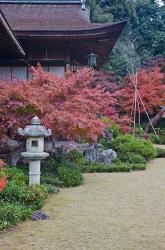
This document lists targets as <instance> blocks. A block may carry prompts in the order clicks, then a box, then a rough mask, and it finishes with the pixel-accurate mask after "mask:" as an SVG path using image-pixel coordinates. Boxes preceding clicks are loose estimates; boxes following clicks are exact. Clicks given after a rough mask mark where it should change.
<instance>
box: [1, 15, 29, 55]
mask: <svg viewBox="0 0 165 250" xmlns="http://www.w3.org/2000/svg"><path fill="white" fill-rule="evenodd" d="M0 22H1V23H2V25H3V27H4V29H5V30H6V32H7V34H8V36H9V37H10V39H11V40H12V41H13V43H14V44H15V46H16V48H17V50H18V52H19V53H20V54H21V55H22V56H25V51H24V50H23V48H22V47H21V45H20V43H19V41H18V39H17V38H16V36H15V35H14V33H13V31H12V29H11V27H10V26H9V24H8V22H7V20H6V18H5V16H4V14H3V13H2V11H1V10H0Z"/></svg>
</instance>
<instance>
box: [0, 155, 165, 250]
mask: <svg viewBox="0 0 165 250" xmlns="http://www.w3.org/2000/svg"><path fill="white" fill-rule="evenodd" d="M44 212H45V213H46V214H48V215H49V216H50V219H49V220H48V221H42V222H32V221H26V222H24V223H22V224H20V225H18V226H16V227H13V228H12V229H10V230H8V231H5V232H3V233H1V234H0V250H33V249H35V250H63V249H64V250H116V249H118V250H119V249H120V250H164V249H165V159H156V160H154V161H153V162H152V163H150V166H148V168H147V170H146V171H140V172H131V173H113V174H111V173H109V174H107V173H103V174H86V175H85V184H84V185H83V186H80V187H77V188H69V189H62V190H61V192H60V193H59V194H58V195H53V196H51V197H50V198H49V199H48V200H47V204H46V205H45V207H44Z"/></svg>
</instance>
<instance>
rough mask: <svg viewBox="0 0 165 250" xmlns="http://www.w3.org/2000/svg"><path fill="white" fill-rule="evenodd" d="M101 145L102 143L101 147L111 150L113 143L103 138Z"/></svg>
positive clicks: (100, 141)
mask: <svg viewBox="0 0 165 250" xmlns="http://www.w3.org/2000/svg"><path fill="white" fill-rule="evenodd" d="M99 143H100V144H101V145H103V146H104V148H105V149H109V148H111V142H110V141H107V140H106V139H104V138H101V139H100V140H99Z"/></svg>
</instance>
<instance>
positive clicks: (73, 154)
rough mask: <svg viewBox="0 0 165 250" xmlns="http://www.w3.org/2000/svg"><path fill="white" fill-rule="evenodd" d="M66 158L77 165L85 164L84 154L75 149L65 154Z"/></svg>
mask: <svg viewBox="0 0 165 250" xmlns="http://www.w3.org/2000/svg"><path fill="white" fill-rule="evenodd" d="M66 158H67V160H69V161H71V162H73V163H75V164H76V165H78V166H82V165H84V164H85V158H84V155H83V154H81V153H80V152H78V151H77V150H72V151H70V152H69V153H68V154H67V157H66Z"/></svg>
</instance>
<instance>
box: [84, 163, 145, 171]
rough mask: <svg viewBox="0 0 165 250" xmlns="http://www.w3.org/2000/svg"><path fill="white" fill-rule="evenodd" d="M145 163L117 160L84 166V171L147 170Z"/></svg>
mask: <svg viewBox="0 0 165 250" xmlns="http://www.w3.org/2000/svg"><path fill="white" fill-rule="evenodd" d="M145 168H146V165H145V164H139V163H126V162H120V161H118V162H115V163H113V164H103V163H93V164H88V165H86V166H84V168H83V172H90V173H103V172H107V173H112V172H130V171H131V170H145Z"/></svg>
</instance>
